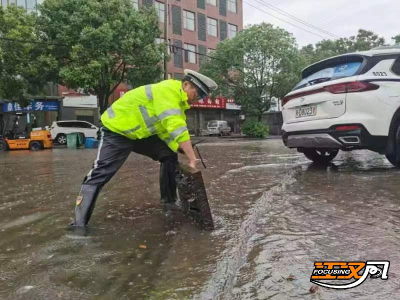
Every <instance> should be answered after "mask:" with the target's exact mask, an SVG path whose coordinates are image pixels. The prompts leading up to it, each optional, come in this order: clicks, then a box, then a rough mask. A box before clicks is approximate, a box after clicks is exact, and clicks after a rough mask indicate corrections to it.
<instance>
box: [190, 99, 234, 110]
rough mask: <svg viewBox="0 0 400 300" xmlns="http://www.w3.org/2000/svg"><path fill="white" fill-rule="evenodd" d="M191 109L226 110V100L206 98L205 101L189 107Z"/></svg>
mask: <svg viewBox="0 0 400 300" xmlns="http://www.w3.org/2000/svg"><path fill="white" fill-rule="evenodd" d="M190 106H191V107H200V108H223V109H225V108H226V99H225V98H215V99H210V98H206V99H205V100H200V101H197V102H195V103H193V104H191V105H190Z"/></svg>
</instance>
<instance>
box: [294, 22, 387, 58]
mask: <svg viewBox="0 0 400 300" xmlns="http://www.w3.org/2000/svg"><path fill="white" fill-rule="evenodd" d="M383 45H385V39H384V38H383V37H379V36H378V35H377V34H375V33H374V32H372V31H368V30H364V29H359V30H358V33H357V35H356V36H351V37H349V38H340V39H337V40H323V41H321V42H318V43H317V44H316V45H315V47H314V46H313V45H308V46H305V47H303V48H302V49H301V53H302V55H303V57H304V59H305V61H306V62H307V65H309V64H311V63H314V62H317V61H320V60H323V59H326V58H329V57H332V56H336V55H341V54H345V53H351V52H359V51H367V50H370V49H372V48H375V47H379V46H383Z"/></svg>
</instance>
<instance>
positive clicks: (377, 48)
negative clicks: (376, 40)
mask: <svg viewBox="0 0 400 300" xmlns="http://www.w3.org/2000/svg"><path fill="white" fill-rule="evenodd" d="M390 49H399V50H400V44H396V45H387V46H379V47H375V48H372V49H371V50H390Z"/></svg>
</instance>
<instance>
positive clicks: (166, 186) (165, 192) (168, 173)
mask: <svg viewBox="0 0 400 300" xmlns="http://www.w3.org/2000/svg"><path fill="white" fill-rule="evenodd" d="M177 176H178V157H176V156H172V157H170V158H167V159H165V160H164V161H162V162H161V165H160V193H161V203H162V204H164V203H175V201H176V199H177V194H176V187H177Z"/></svg>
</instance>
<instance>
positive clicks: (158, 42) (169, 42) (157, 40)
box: [156, 38, 171, 55]
mask: <svg viewBox="0 0 400 300" xmlns="http://www.w3.org/2000/svg"><path fill="white" fill-rule="evenodd" d="M163 43H164V39H163V38H156V44H157V45H160V44H163ZM168 45H171V40H168ZM167 51H168V55H169V54H171V49H170V47H169V46H168V49H167Z"/></svg>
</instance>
